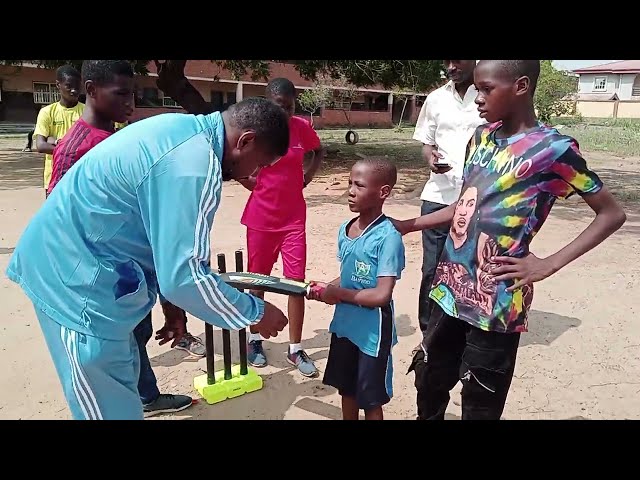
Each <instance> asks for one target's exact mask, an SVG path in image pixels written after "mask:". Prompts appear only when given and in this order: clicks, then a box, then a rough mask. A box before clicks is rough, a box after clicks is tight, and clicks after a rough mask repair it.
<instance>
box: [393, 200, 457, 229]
mask: <svg viewBox="0 0 640 480" xmlns="http://www.w3.org/2000/svg"><path fill="white" fill-rule="evenodd" d="M455 210H456V204H455V203H452V204H451V205H449V206H448V207H445V208H441V209H440V210H438V211H435V212H433V213H428V214H427V215H422V216H421V217H417V218H412V219H411V220H404V222H403V223H405V224H406V232H418V231H421V230H428V229H431V228H437V227H441V226H443V225H447V224H449V223H451V220H452V219H453V213H454V212H455Z"/></svg>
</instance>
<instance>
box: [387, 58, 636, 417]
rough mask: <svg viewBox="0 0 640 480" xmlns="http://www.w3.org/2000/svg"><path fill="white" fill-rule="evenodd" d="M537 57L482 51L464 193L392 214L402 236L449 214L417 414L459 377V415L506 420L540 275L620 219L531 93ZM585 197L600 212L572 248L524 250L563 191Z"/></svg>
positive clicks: (443, 400) (441, 406) (437, 411)
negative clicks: (440, 205) (409, 214)
mask: <svg viewBox="0 0 640 480" xmlns="http://www.w3.org/2000/svg"><path fill="white" fill-rule="evenodd" d="M539 73H540V62H539V60H484V61H481V62H480V63H479V64H478V66H477V67H476V69H475V73H474V83H475V86H476V88H477V89H478V96H477V98H476V103H477V104H478V111H479V112H480V116H481V117H483V118H485V119H486V120H487V121H488V122H490V123H488V124H485V125H481V126H480V127H478V129H477V130H476V132H475V134H474V135H473V137H472V138H471V140H470V142H469V144H468V146H467V156H466V162H465V167H464V183H463V186H462V193H461V195H460V198H459V199H458V201H457V202H456V203H454V204H452V205H450V206H449V207H447V208H445V209H443V210H440V211H438V212H435V213H432V214H429V215H425V216H423V217H419V218H417V219H413V220H407V221H402V222H396V226H397V228H398V229H399V230H400V231H401V232H402V233H408V232H410V231H417V230H422V229H425V228H433V227H435V226H437V225H441V224H444V223H446V222H447V221H451V228H450V231H449V236H448V238H447V242H446V245H445V248H444V252H443V254H442V256H441V258H440V262H439V264H438V267H437V270H436V275H435V277H434V281H433V285H432V290H431V293H430V298H431V299H433V300H434V301H435V305H434V307H433V309H434V310H433V312H432V314H431V321H430V324H429V326H428V329H427V333H426V335H425V340H424V348H425V350H426V352H427V356H426V367H425V368H426V372H427V373H426V374H425V377H424V382H423V384H422V385H421V386H420V391H419V392H418V398H419V399H420V405H419V407H420V408H419V411H420V418H423V419H442V418H444V413H445V410H446V408H447V404H448V402H449V391H450V390H451V389H452V388H453V387H454V386H455V385H456V383H457V382H458V380H462V385H463V387H462V418H463V419H494V420H497V419H499V418H500V417H501V415H502V412H503V409H504V405H505V402H506V399H507V394H508V391H509V386H510V384H511V379H512V377H513V372H514V368H515V363H516V356H517V350H518V343H519V340H520V333H522V332H526V331H527V315H528V312H529V308H530V306H531V300H532V298H533V283H534V282H538V281H540V280H543V279H545V278H547V277H548V276H550V275H552V274H553V273H555V272H557V271H558V270H559V269H561V268H562V267H564V266H565V265H567V264H568V263H570V262H571V261H573V260H575V259H576V258H578V257H579V256H581V255H583V254H584V253H586V252H587V251H589V250H590V249H592V248H593V247H595V246H596V245H598V244H599V243H601V242H602V241H603V240H605V239H606V238H607V237H608V236H609V235H611V234H612V233H613V232H615V231H616V230H617V229H618V228H620V226H622V224H623V223H624V221H625V218H626V217H625V214H624V212H623V210H622V208H621V207H620V206H619V205H618V203H617V202H616V201H615V199H614V198H613V197H612V196H611V193H609V191H608V190H607V189H606V188H605V187H604V186H603V184H602V181H601V180H600V178H598V176H597V175H596V174H595V173H593V172H592V171H590V170H589V169H588V168H587V165H586V162H585V160H584V159H583V158H582V156H581V154H580V150H579V148H578V144H577V142H576V141H575V140H574V139H573V138H571V137H568V136H566V135H561V134H560V133H559V132H558V131H557V130H555V129H553V128H551V127H548V126H546V125H543V124H541V123H540V122H538V120H537V119H536V116H535V111H534V107H533V94H534V91H535V87H536V82H537V79H538V76H539ZM575 193H577V194H579V195H580V196H581V197H582V198H583V199H584V201H585V202H586V203H587V204H588V205H589V206H590V207H591V208H592V209H593V211H594V212H595V213H596V218H595V219H594V221H593V222H592V223H591V225H589V227H587V228H586V229H585V231H584V232H583V233H582V234H581V235H580V236H579V237H578V238H576V239H575V240H573V242H571V243H570V244H569V245H567V246H566V247H564V248H563V249H561V250H560V251H558V252H557V253H555V254H554V255H551V256H549V257H546V258H538V257H536V256H535V255H534V254H532V253H531V252H530V251H529V244H530V242H531V240H532V239H533V237H534V236H535V234H536V233H537V232H538V231H539V230H540V227H542V224H543V223H544V222H545V220H546V218H547V216H548V215H549V212H550V211H551V207H552V205H553V204H554V202H555V201H556V199H558V198H561V199H564V198H568V197H569V196H571V195H573V194H575Z"/></svg>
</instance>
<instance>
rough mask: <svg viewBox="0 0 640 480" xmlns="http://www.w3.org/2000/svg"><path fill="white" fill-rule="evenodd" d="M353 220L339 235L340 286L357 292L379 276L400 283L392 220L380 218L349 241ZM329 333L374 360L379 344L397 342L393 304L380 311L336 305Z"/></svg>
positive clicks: (399, 251)
mask: <svg viewBox="0 0 640 480" xmlns="http://www.w3.org/2000/svg"><path fill="white" fill-rule="evenodd" d="M353 221H354V219H352V220H349V221H347V222H345V223H343V224H342V225H341V226H340V231H339V233H338V260H339V261H340V286H341V287H343V288H350V289H356V290H359V289H364V288H375V286H376V285H377V284H378V277H396V279H397V280H400V277H401V274H402V271H403V270H404V266H405V260H404V244H403V243H402V236H401V235H400V233H399V232H398V231H397V230H396V229H395V227H394V226H393V224H392V223H391V221H390V220H389V219H388V218H387V217H385V216H384V215H381V216H380V217H378V219H376V220H375V221H374V222H372V223H371V225H369V226H368V227H367V228H366V229H365V231H364V232H362V234H361V235H360V236H359V237H357V238H349V237H348V236H347V229H348V227H349V225H350V224H351V223H352V222H353ZM387 320H388V321H390V322H391V326H390V327H391V328H387V326H386V325H385V321H387ZM329 331H330V332H331V333H335V334H336V335H337V336H338V337H346V338H348V339H349V340H350V341H351V342H353V343H354V344H355V345H356V346H357V347H358V348H359V349H360V350H361V351H362V352H363V353H365V354H367V355H370V356H372V357H377V356H378V353H379V352H380V346H381V344H383V343H385V342H391V345H392V346H393V345H395V344H396V343H397V342H398V340H397V337H396V329H395V322H394V320H393V301H391V303H390V305H388V306H385V307H381V308H369V307H360V306H358V305H352V304H349V303H339V304H337V305H336V309H335V312H334V314H333V320H332V321H331V325H330V326H329ZM389 336H390V337H391V338H388V337H389Z"/></svg>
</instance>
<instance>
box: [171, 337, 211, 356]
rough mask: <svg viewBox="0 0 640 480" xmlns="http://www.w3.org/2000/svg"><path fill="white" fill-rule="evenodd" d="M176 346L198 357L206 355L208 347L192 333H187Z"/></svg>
mask: <svg viewBox="0 0 640 480" xmlns="http://www.w3.org/2000/svg"><path fill="white" fill-rule="evenodd" d="M176 348H177V349H179V350H184V351H185V352H189V353H190V354H191V355H195V356H196V357H204V356H205V355H206V354H207V349H206V347H205V346H204V343H202V340H200V339H199V338H198V337H194V336H193V335H191V334H190V333H188V332H187V333H185V335H184V337H182V338H181V339H180V341H179V342H178V344H177V345H176Z"/></svg>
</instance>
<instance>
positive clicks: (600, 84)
mask: <svg viewBox="0 0 640 480" xmlns="http://www.w3.org/2000/svg"><path fill="white" fill-rule="evenodd" d="M593 91H594V92H606V91H607V77H596V78H595V79H594V80H593Z"/></svg>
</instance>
